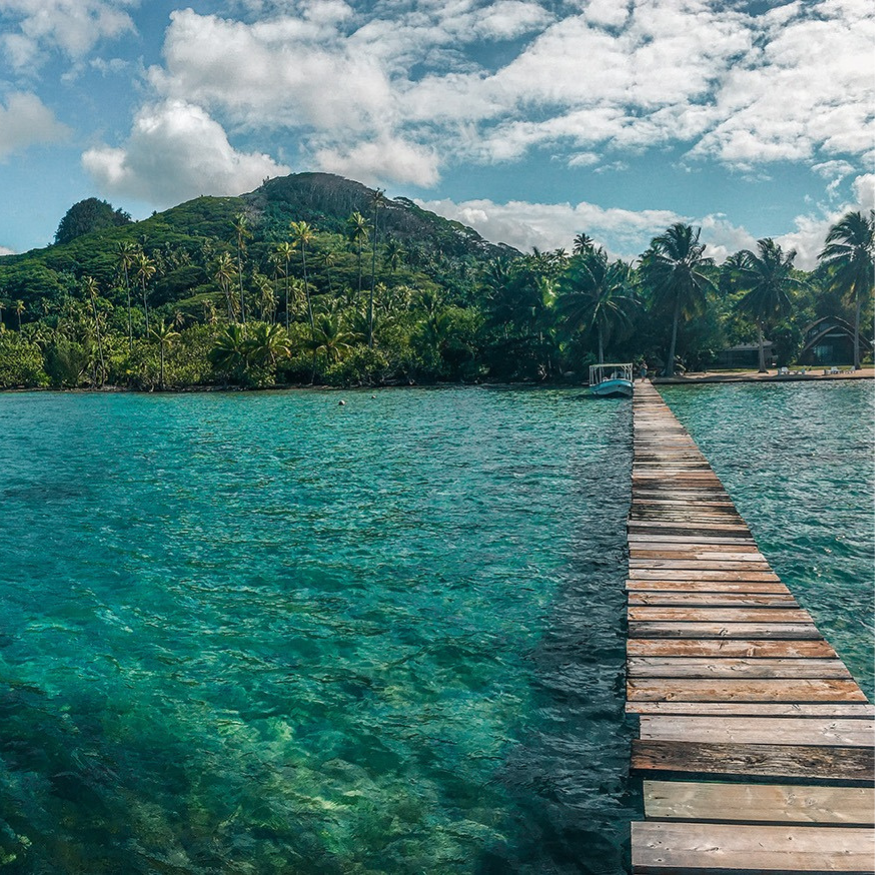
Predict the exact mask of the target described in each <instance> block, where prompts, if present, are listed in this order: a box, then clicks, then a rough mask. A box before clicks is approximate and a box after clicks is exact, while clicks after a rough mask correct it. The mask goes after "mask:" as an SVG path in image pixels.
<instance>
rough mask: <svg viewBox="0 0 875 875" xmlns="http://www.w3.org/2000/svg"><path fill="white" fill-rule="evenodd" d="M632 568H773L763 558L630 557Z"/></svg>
mask: <svg viewBox="0 0 875 875" xmlns="http://www.w3.org/2000/svg"><path fill="white" fill-rule="evenodd" d="M629 568H630V569H642V570H648V569H655V570H661V569H668V570H671V571H720V572H723V571H741V572H744V573H745V574H747V573H748V572H751V571H753V572H758V571H760V572H766V573H768V572H769V571H771V570H772V567H771V566H770V565H769V563H768V562H765V561H763V560H762V559H750V560H739V561H735V560H722V559H721V560H716V561H715V560H713V559H712V560H705V559H634V558H630V559H629Z"/></svg>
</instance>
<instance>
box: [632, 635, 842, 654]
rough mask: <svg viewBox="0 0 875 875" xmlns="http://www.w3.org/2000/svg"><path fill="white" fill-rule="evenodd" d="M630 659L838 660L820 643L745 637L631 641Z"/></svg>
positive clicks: (823, 643)
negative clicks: (662, 657) (658, 657)
mask: <svg viewBox="0 0 875 875" xmlns="http://www.w3.org/2000/svg"><path fill="white" fill-rule="evenodd" d="M626 653H627V655H628V656H630V657H633V656H652V657H655V656H676V657H684V656H686V657H708V658H710V659H715V658H726V657H729V658H733V657H734V658H738V659H835V658H836V652H835V650H833V648H832V645H831V644H829V643H828V642H827V641H824V640H823V639H822V638H819V639H818V640H813V641H812V640H803V641H800V640H794V641H770V640H756V639H744V638H717V639H715V638H703V639H692V640H690V639H683V638H681V639H675V638H630V639H629V640H628V641H627V642H626Z"/></svg>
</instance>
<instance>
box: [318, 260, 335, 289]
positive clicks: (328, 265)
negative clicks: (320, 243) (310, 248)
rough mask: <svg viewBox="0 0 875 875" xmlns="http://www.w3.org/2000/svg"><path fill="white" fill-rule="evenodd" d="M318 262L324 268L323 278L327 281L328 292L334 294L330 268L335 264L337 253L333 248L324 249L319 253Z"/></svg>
mask: <svg viewBox="0 0 875 875" xmlns="http://www.w3.org/2000/svg"><path fill="white" fill-rule="evenodd" d="M319 264H320V265H321V266H322V267H323V268H324V269H325V279H326V280H327V281H328V294H329V295H331V296H332V297H333V296H334V289H333V288H332V283H331V268H332V267H334V265H335V264H337V253H336V252H335V251H334V250H333V249H324V250H323V251H322V252H320V253H319Z"/></svg>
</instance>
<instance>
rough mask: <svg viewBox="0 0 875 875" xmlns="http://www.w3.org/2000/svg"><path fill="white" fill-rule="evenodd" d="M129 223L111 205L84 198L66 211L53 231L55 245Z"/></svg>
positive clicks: (128, 218)
mask: <svg viewBox="0 0 875 875" xmlns="http://www.w3.org/2000/svg"><path fill="white" fill-rule="evenodd" d="M130 222H131V217H130V215H129V214H128V213H126V212H124V210H114V209H113V208H112V204H109V203H107V202H106V201H102V200H98V199H97V198H96V197H90V198H86V199H85V200H84V201H79V203H76V204H73V206H72V207H70V209H69V210H67V212H66V214H65V216H64V218H63V219H61V221H60V224H59V225H58V230H57V231H55V243H69V242H70V241H71V240H75V239H76V238H77V237H81V236H82V235H83V234H92V233H94V232H95V231H102V230H103V229H104V228H112V227H114V226H116V225H129V224H130Z"/></svg>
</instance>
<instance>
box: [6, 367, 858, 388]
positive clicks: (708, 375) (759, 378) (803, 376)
mask: <svg viewBox="0 0 875 875" xmlns="http://www.w3.org/2000/svg"><path fill="white" fill-rule="evenodd" d="M647 379H648V380H649V381H650V382H651V383H652V384H653V385H654V386H694V385H698V384H700V383H793V382H797V383H804V382H814V381H819V380H872V379H875V367H873V366H868V367H864V368H862V369H860V370H859V371H851V372H844V373H841V372H840V373H838V374H831V373H823V369H822V368H820V369H813V370H806V372H805V373H801V372H796V373H789V374H778V373H777V372H775V371H769V372H768V373H765V374H761V373H759V372H758V371H754V370H750V371H732V372H726V371H702V372H695V373H690V372H688V373H686V374H683V375H676V376H674V377H648V378H647ZM635 382H636V383H637V382H640V378H638V379H636V380H635ZM462 386H467V387H471V388H490V387H492V388H508V389H586V388H588V387H589V383H586V382H579V383H578V382H568V381H561V382H543V383H536V382H532V381H521V382H518V383H512V382H495V383H492V382H489V381H483V382H481V383H461V382H458V383H393V384H387V385H383V386H330V385H327V384H316V385H308V384H303V383H295V384H286V385H276V386H263V387H258V388H252V387H249V388H244V387H242V386H180V387H178V388H173V389H154V388H153V389H132V388H128V387H125V386H102V387H100V388H96V389H95V388H88V387H83V386H78V387H76V388H64V387H58V386H33V387H29V388H28V387H21V386H18V387H11V388H0V395H3V394H6V393H16V392H18V393H20V392H64V393H70V394H74V393H81V394H88V395H91V394H105V395H125V394H128V393H131V394H135V395H185V394H191V393H210V392H287V391H304V392H312V391H319V392H325V391H332V392H354V391H359V390H364V391H370V392H376V391H377V390H381V391H382V390H386V389H402V390H403V389H445V388H450V387H455V388H458V387H462Z"/></svg>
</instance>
